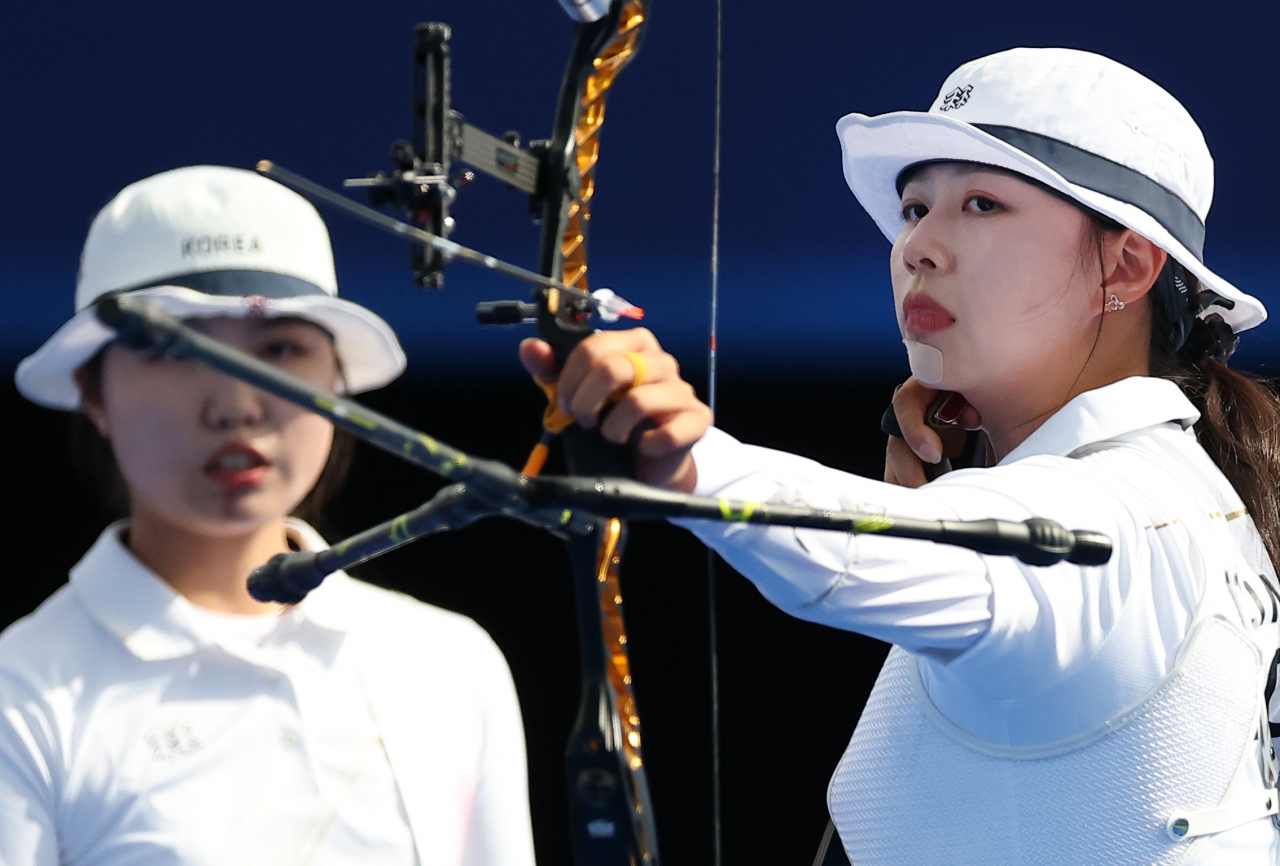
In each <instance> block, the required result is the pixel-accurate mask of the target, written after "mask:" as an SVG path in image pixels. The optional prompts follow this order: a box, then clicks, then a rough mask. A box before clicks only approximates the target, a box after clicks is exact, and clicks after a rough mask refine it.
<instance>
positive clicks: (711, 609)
mask: <svg viewBox="0 0 1280 866" xmlns="http://www.w3.org/2000/svg"><path fill="white" fill-rule="evenodd" d="M715 3H716V96H715V103H716V105H715V113H714V116H715V136H714V144H713V145H712V158H711V179H712V193H711V328H710V334H709V338H708V340H707V405H708V406H710V408H711V417H712V419H713V420H714V418H715V413H716V358H717V355H718V350H719V347H718V346H717V345H716V336H717V332H718V324H719V316H720V109H721V96H722V93H723V87H722V85H723V72H724V63H723V57H724V53H723V47H724V38H723V37H724V18H723V12H724V8H723V4H724V0H715ZM707 610H708V613H707V620H708V621H707V636H708V640H709V641H710V644H711V652H710V662H711V811H712V816H711V826H712V844H713V847H714V851H715V856H714V859H713V861H712V862H713V863H714V864H715V866H723V862H724V848H723V842H724V839H723V833H722V832H721V829H722V828H721V792H720V654H719V645H720V641H719V629H718V627H717V621H716V619H717V618H716V555H715V552H714V551H712V550H711V548H709V547H708V548H707Z"/></svg>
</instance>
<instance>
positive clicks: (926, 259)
mask: <svg viewBox="0 0 1280 866" xmlns="http://www.w3.org/2000/svg"><path fill="white" fill-rule="evenodd" d="M944 234H945V232H944V226H943V224H942V219H941V216H940V215H938V214H936V213H935V212H933V211H930V212H929V213H927V214H925V215H924V217H923V218H922V219H920V220H919V221H918V222H916V224H915V225H914V226H911V227H910V228H909V229H908V231H907V236H906V238H905V239H904V240H903V242H902V265H903V267H905V268H906V269H907V272H908V273H911V274H915V273H918V272H920V271H937V270H942V269H944V268H948V267H950V266H951V263H952V257H951V253H950V250H949V248H948V246H947V242H946V238H945V237H944Z"/></svg>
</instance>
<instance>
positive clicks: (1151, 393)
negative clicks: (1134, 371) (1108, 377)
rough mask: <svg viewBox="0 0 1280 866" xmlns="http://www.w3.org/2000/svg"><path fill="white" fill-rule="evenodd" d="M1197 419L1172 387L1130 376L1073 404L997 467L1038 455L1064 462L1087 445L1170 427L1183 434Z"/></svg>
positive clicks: (1163, 381)
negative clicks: (1142, 431)
mask: <svg viewBox="0 0 1280 866" xmlns="http://www.w3.org/2000/svg"><path fill="white" fill-rule="evenodd" d="M1199 419H1200V412H1199V410H1197V409H1196V407H1195V406H1193V405H1191V401H1190V400H1188V399H1187V397H1186V395H1185V394H1183V393H1182V389H1181V388H1179V387H1178V386H1177V385H1176V384H1174V383H1173V382H1171V381H1169V380H1168V379H1157V378H1154V377H1151V376H1131V377H1130V378H1128V379H1121V380H1120V381H1119V382H1113V383H1111V384H1110V385H1105V386H1103V387H1101V388H1095V389H1093V390H1092V391H1085V392H1084V393H1083V394H1080V395H1079V396H1077V397H1075V398H1074V399H1072V400H1071V401H1070V402H1068V403H1067V405H1065V406H1063V407H1062V408H1061V409H1059V410H1058V411H1057V412H1055V413H1054V414H1053V416H1052V417H1051V418H1049V420H1048V421H1045V422H1044V423H1043V424H1041V425H1040V427H1039V429H1037V430H1036V431H1035V432H1034V433H1032V434H1031V435H1030V436H1028V437H1027V438H1026V439H1025V440H1023V442H1022V444H1021V445H1019V446H1018V447H1017V448H1014V449H1013V450H1012V451H1010V452H1009V453H1008V454H1006V455H1005V457H1004V459H1003V460H1001V461H1000V463H999V465H1001V466H1004V465H1006V464H1009V463H1013V462H1015V461H1018V460H1024V459H1026V458H1028V457H1034V456H1037V455H1056V456H1059V457H1065V456H1067V455H1069V454H1071V453H1072V452H1073V451H1076V450H1078V449H1080V448H1083V447H1084V446H1086V445H1091V444H1093V443H1095V442H1105V441H1107V440H1109V439H1116V438H1119V437H1121V436H1124V435H1126V434H1128V433H1134V432H1137V431H1138V430H1145V429H1147V428H1149V427H1155V426H1157V425H1160V424H1168V423H1170V422H1176V423H1178V424H1179V425H1181V427H1182V428H1183V429H1184V430H1187V429H1190V428H1191V426H1192V425H1193V424H1195V423H1196V421H1198V420H1199Z"/></svg>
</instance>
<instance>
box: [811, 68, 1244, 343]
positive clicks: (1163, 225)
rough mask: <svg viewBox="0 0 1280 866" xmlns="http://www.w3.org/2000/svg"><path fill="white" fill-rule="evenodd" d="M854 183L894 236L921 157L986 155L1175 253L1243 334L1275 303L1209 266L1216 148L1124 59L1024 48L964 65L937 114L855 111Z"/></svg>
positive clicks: (841, 129) (851, 135) (850, 168)
mask: <svg viewBox="0 0 1280 866" xmlns="http://www.w3.org/2000/svg"><path fill="white" fill-rule="evenodd" d="M836 133H837V135H839V137H840V146H841V149H842V150H843V153H844V176H845V180H846V181H848V183H849V188H850V189H852V190H853V194H854V195H855V196H857V198H858V201H859V202H860V203H861V204H862V206H863V207H864V208H866V210H867V213H869V214H870V215H871V217H872V219H874V220H875V221H876V224H877V225H879V226H880V230H881V231H882V232H884V234H885V236H886V237H888V238H889V240H891V241H892V240H894V239H896V238H897V236H898V233H899V232H900V231H901V229H902V210H901V208H902V203H901V200H900V198H899V196H898V188H897V180H898V176H899V175H900V174H901V173H902V171H903V169H905V168H907V167H908V166H911V165H915V164H917V163H921V162H929V161H935V160H956V161H964V162H977V163H983V164H986V165H992V166H996V167H999V168H1004V169H1007V170H1009V171H1013V172H1017V173H1018V174H1021V175H1025V176H1026V177H1029V178H1032V179H1034V180H1037V181H1039V182H1040V183H1043V184H1045V185H1046V186H1048V187H1050V188H1052V189H1054V190H1057V191H1058V192H1060V193H1062V194H1064V195H1066V196H1069V197H1070V198H1072V199H1075V200H1076V201H1078V202H1080V203H1081V204H1084V205H1086V206H1087V207H1089V208H1092V209H1093V210H1095V211H1097V212H1098V213H1101V214H1103V215H1105V216H1107V217H1110V218H1111V219H1113V220H1115V221H1116V222H1118V223H1120V224H1121V225H1124V226H1127V227H1129V228H1131V229H1133V230H1134V231H1136V232H1137V233H1138V234H1140V235H1142V236H1143V237H1145V238H1147V239H1148V240H1150V241H1152V242H1153V243H1155V244H1156V245H1157V246H1159V247H1160V248H1161V249H1163V250H1165V251H1166V252H1167V253H1168V254H1169V255H1170V256H1172V257H1173V258H1174V259H1175V260H1176V261H1177V262H1179V263H1180V264H1181V265H1182V266H1183V267H1184V268H1186V269H1187V270H1188V271H1190V272H1191V273H1193V274H1195V275H1196V277H1198V278H1199V280H1200V285H1201V288H1202V289H1209V290H1211V291H1214V292H1217V293H1218V295H1220V296H1221V297H1222V298H1223V299H1225V300H1226V301H1227V302H1228V303H1229V304H1230V305H1231V308H1230V309H1226V308H1225V306H1226V305H1222V306H1214V307H1212V308H1211V309H1210V310H1207V311H1206V314H1207V313H1208V312H1214V313H1218V314H1219V315H1221V316H1222V318H1223V319H1224V320H1225V321H1226V322H1227V323H1228V324H1229V325H1231V328H1232V330H1234V331H1235V332H1237V333H1239V332H1240V331H1244V330H1247V329H1249V328H1253V327H1256V326H1257V325H1260V324H1262V322H1263V321H1264V320H1265V319H1266V317H1267V311H1266V308H1265V307H1264V306H1263V305H1262V302H1261V301H1259V300H1258V299H1257V298H1255V297H1253V296H1251V295H1247V294H1245V293H1244V292H1242V291H1240V290H1239V289H1237V288H1236V287H1235V286H1233V285H1231V284H1230V283H1229V282H1227V281H1226V280H1224V279H1223V278H1222V277H1220V276H1218V275H1217V274H1216V273H1214V272H1213V271H1211V270H1210V269H1209V268H1208V267H1207V266H1206V265H1205V263H1204V222H1205V217H1206V216H1207V215H1208V213H1209V205H1210V203H1211V202H1212V201H1213V157H1211V156H1210V155H1209V148H1208V146H1207V145H1206V144H1205V141H1204V135H1203V134H1202V133H1201V132H1200V127H1199V126H1197V125H1196V122H1195V121H1194V120H1192V118H1191V115H1190V114H1188V113H1187V110H1186V109H1185V108H1183V107H1182V105H1181V103H1179V102H1178V101H1177V100H1176V99H1174V98H1173V97H1172V96H1170V95H1169V94H1168V93H1167V92H1166V91H1165V90H1164V89H1163V88H1161V87H1160V86H1159V85H1157V84H1155V83H1154V82H1152V81H1150V80H1148V79H1147V78H1144V77H1143V76H1142V75H1139V74H1138V73H1137V72H1134V71H1133V70H1132V69H1130V68H1128V67H1127V66H1123V65H1121V64H1119V63H1117V62H1115V61H1114V60H1110V59H1108V58H1106V57H1102V56H1101V55H1098V54H1091V53H1089V52H1087V51H1076V50H1073V49H1069V48H1014V49H1012V50H1009V51H1002V52H1000V53H999V54H992V55H989V56H987V57H981V58H979V59H977V60H973V61H970V62H969V63H966V64H964V65H963V66H961V67H960V68H959V69H957V70H956V71H955V72H953V73H951V75H950V76H949V77H948V78H947V80H946V81H945V82H943V85H942V89H941V90H940V91H939V93H938V98H937V99H935V100H934V103H933V105H932V106H931V107H930V108H929V110H928V111H927V112H919V111H898V112H894V113H892V114H882V115H880V116H878V117H868V116H866V115H863V114H850V115H847V116H845V117H842V118H841V119H840V121H839V122H838V123H837V124H836Z"/></svg>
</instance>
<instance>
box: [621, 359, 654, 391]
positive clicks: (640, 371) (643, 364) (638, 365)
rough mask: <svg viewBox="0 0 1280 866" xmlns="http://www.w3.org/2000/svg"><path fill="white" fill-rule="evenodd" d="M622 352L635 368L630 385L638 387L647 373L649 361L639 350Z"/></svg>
mask: <svg viewBox="0 0 1280 866" xmlns="http://www.w3.org/2000/svg"><path fill="white" fill-rule="evenodd" d="M623 354H624V355H626V356H627V360H628V361H630V362H631V366H632V367H633V368H634V369H635V378H634V379H633V380H632V382H631V387H632V388H639V387H640V386H641V385H643V384H644V380H645V378H646V377H647V376H648V375H649V362H648V361H646V360H645V359H644V355H641V354H640V353H639V352H623Z"/></svg>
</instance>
